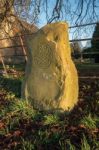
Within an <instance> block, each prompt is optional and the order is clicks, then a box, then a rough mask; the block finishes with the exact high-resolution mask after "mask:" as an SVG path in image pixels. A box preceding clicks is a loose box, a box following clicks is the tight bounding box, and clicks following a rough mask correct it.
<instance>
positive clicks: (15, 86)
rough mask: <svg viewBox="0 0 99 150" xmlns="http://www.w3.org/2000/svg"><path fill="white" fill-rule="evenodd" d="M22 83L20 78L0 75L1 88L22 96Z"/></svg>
mask: <svg viewBox="0 0 99 150" xmlns="http://www.w3.org/2000/svg"><path fill="white" fill-rule="evenodd" d="M21 83H22V81H21V80H20V79H12V78H6V77H0V88H1V89H2V88H3V89H4V90H6V91H7V92H13V93H14V94H15V96H16V97H21Z"/></svg>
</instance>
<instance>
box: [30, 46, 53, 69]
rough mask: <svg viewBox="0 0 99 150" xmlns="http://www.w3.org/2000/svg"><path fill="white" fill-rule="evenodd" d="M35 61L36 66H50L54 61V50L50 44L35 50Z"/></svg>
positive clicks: (42, 67)
mask: <svg viewBox="0 0 99 150" xmlns="http://www.w3.org/2000/svg"><path fill="white" fill-rule="evenodd" d="M33 62H34V66H35V67H39V68H41V69H44V68H48V67H49V66H50V65H51V63H52V62H53V50H52V49H51V47H50V45H48V44H46V45H42V46H39V48H38V49H37V50H36V51H35V52H34V56H33Z"/></svg>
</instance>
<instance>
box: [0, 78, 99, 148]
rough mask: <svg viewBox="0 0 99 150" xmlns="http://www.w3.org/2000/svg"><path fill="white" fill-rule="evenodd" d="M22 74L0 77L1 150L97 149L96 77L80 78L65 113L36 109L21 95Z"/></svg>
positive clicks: (98, 105) (98, 96) (98, 98)
mask: <svg viewBox="0 0 99 150" xmlns="http://www.w3.org/2000/svg"><path fill="white" fill-rule="evenodd" d="M21 83H22V78H18V77H17V78H12V77H10V78H6V77H0V150H3V149H7V150H9V149H11V150H13V149H14V150H18V149H20V150H52V149H53V150H65V149H66V150H98V149H99V80H96V79H94V80H93V81H90V80H87V81H86V80H80V81H79V84H80V94H79V103H78V104H77V106H75V108H74V109H73V110H72V111H71V112H70V113H69V114H67V113H66V112H64V113H59V112H52V113H48V112H39V111H37V110H34V109H33V107H32V106H31V105H30V104H29V103H28V102H26V101H25V100H22V99H21V98H20V96H21Z"/></svg>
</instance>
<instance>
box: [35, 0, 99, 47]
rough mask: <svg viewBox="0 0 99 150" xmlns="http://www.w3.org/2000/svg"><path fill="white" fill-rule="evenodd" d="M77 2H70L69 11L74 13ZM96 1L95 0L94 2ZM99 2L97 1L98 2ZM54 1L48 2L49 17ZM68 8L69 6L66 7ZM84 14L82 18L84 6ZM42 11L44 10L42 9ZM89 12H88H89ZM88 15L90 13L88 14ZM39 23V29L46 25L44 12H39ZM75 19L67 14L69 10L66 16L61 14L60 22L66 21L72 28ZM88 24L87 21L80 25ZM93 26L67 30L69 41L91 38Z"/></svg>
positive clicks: (74, 16)
mask: <svg viewBox="0 0 99 150" xmlns="http://www.w3.org/2000/svg"><path fill="white" fill-rule="evenodd" d="M76 1H77V0H70V2H71V9H72V10H73V11H74V10H75V8H76V3H75V2H76ZM96 1H97V0H96ZM98 1H99V0H98ZM54 4H55V0H49V6H48V10H49V11H48V15H49V16H50V15H51V13H52V9H53V7H54ZM67 7H68V8H69V6H67ZM84 7H85V8H84V12H83V13H82V17H83V16H84V15H85V11H86V10H87V8H86V5H84ZM43 9H44V8H43ZM89 11H90V10H89ZM96 12H97V14H99V9H97V10H96ZM89 13H90V12H89ZM39 18H40V21H39V23H38V26H39V27H40V28H41V27H42V26H44V25H46V23H47V21H46V15H45V13H44V10H41V13H40V16H39ZM76 19H77V17H76V15H72V18H71V16H70V14H69V10H67V14H66V13H65V12H63V18H62V19H61V21H66V22H67V23H68V24H69V26H73V25H74V22H75V20H76ZM86 19H87V18H86ZM92 22H96V20H92ZM85 23H89V21H87V20H84V21H82V23H81V24H85ZM78 24H79V23H78ZM94 28H95V25H91V26H86V27H79V28H71V29H69V31H68V32H69V39H70V40H72V39H84V38H91V37H92V35H93V32H94ZM86 43H87V41H82V42H81V44H82V45H83V47H84V46H85V45H86Z"/></svg>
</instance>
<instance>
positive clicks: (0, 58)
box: [0, 54, 8, 77]
mask: <svg viewBox="0 0 99 150" xmlns="http://www.w3.org/2000/svg"><path fill="white" fill-rule="evenodd" d="M0 60H1V62H2V66H3V68H4V71H5V74H6V76H7V77H8V73H7V69H6V66H5V64H4V60H3V58H2V56H1V54H0Z"/></svg>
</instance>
